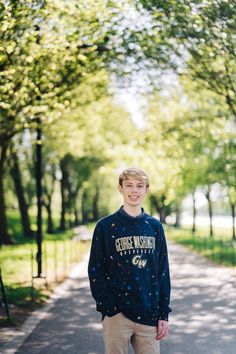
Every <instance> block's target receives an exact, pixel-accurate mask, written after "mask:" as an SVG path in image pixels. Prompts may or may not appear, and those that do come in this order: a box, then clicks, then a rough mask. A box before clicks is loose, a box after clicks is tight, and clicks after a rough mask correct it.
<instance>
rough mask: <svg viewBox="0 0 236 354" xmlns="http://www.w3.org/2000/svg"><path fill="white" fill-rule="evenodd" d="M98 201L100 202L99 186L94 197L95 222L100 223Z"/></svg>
mask: <svg viewBox="0 0 236 354" xmlns="http://www.w3.org/2000/svg"><path fill="white" fill-rule="evenodd" d="M98 200H99V186H96V191H95V194H94V197H93V221H98V219H99V210H98Z"/></svg>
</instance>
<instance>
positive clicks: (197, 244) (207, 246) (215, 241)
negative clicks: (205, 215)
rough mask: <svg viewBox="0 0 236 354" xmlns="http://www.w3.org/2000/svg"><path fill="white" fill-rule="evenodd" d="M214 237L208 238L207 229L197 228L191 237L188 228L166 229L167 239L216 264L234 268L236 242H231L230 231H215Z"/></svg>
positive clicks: (235, 262)
mask: <svg viewBox="0 0 236 354" xmlns="http://www.w3.org/2000/svg"><path fill="white" fill-rule="evenodd" d="M214 231H215V235H214V237H210V236H209V232H208V229H207V228H199V229H198V230H197V231H196V232H195V234H194V235H193V234H192V232H191V230H190V228H187V227H186V228H179V229H175V228H173V227H166V233H167V235H168V237H169V238H170V239H171V240H173V241H175V242H177V243H180V244H182V245H184V246H186V247H188V248H190V249H193V250H195V251H197V252H199V253H200V254H201V255H203V256H205V257H207V258H208V259H210V260H212V261H214V262H215V263H217V264H221V265H225V266H230V267H235V266H236V241H232V239H231V234H230V230H227V229H220V228H218V229H215V230H214Z"/></svg>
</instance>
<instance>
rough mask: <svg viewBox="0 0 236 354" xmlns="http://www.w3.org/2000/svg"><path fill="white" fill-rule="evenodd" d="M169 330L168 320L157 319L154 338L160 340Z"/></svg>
mask: <svg viewBox="0 0 236 354" xmlns="http://www.w3.org/2000/svg"><path fill="white" fill-rule="evenodd" d="M168 330H169V323H168V321H164V320H158V325H157V336H156V339H157V340H160V339H162V338H164V337H166V336H167V334H168Z"/></svg>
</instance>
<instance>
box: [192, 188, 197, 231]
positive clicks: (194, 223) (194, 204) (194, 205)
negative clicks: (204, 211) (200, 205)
mask: <svg viewBox="0 0 236 354" xmlns="http://www.w3.org/2000/svg"><path fill="white" fill-rule="evenodd" d="M192 198H193V225H192V233H193V234H194V233H195V232H196V215H197V210H196V198H195V192H193V193H192Z"/></svg>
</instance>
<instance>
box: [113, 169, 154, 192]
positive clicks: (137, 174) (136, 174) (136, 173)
mask: <svg viewBox="0 0 236 354" xmlns="http://www.w3.org/2000/svg"><path fill="white" fill-rule="evenodd" d="M129 177H133V178H136V179H138V180H140V181H141V182H143V183H145V184H146V187H149V178H148V176H147V174H146V173H145V172H144V171H142V170H140V169H138V168H135V167H130V168H126V169H125V170H124V171H123V172H122V173H121V174H120V176H119V185H120V186H122V183H123V181H126V180H127V179H128V178H129Z"/></svg>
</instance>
